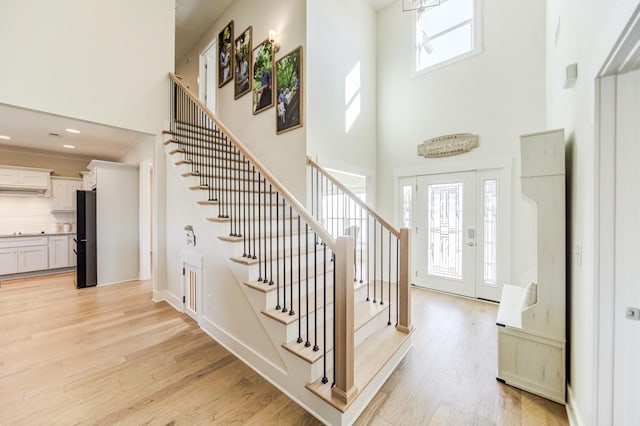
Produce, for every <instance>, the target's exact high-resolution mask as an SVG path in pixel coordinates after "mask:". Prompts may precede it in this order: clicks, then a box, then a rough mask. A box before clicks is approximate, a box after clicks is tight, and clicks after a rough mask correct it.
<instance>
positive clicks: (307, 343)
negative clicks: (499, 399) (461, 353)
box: [164, 75, 412, 424]
mask: <svg viewBox="0 0 640 426" xmlns="http://www.w3.org/2000/svg"><path fill="white" fill-rule="evenodd" d="M170 80H171V91H170V93H171V105H172V112H171V121H170V126H169V129H168V130H166V131H165V132H164V135H165V145H166V154H167V156H168V158H169V162H170V163H172V164H173V166H171V167H172V168H173V169H174V171H175V172H176V173H175V175H176V176H178V175H179V176H180V179H181V180H182V181H183V185H182V186H183V187H184V190H185V191H187V192H188V193H189V196H190V198H191V199H192V201H193V206H192V208H194V209H197V210H198V212H199V214H200V216H201V218H202V221H203V223H207V227H208V228H209V230H210V231H211V233H212V235H215V236H216V237H217V241H218V245H219V247H220V249H221V252H222V253H224V255H225V256H226V258H227V259H226V264H227V266H228V268H229V269H230V270H231V271H232V272H233V275H234V276H235V278H236V280H237V284H238V286H240V288H241V289H242V292H243V293H244V295H245V296H246V300H247V303H248V304H250V305H251V308H252V309H253V311H254V312H255V314H256V315H257V317H258V318H259V321H260V323H261V324H262V326H263V328H264V331H265V333H266V334H267V335H268V338H269V339H270V340H271V342H272V343H273V345H274V346H275V347H276V348H277V350H278V355H279V357H280V358H281V360H282V362H283V364H284V368H281V369H279V371H280V372H281V374H278V375H273V374H267V373H265V372H263V371H262V370H261V365H252V363H251V362H250V360H249V361H247V360H246V359H245V362H247V363H249V364H250V366H251V367H252V368H254V369H255V370H256V371H258V372H259V373H261V374H262V375H263V376H265V377H266V378H267V379H268V380H270V381H271V382H272V383H273V384H275V385H276V386H277V387H278V388H280V389H281V390H282V391H283V392H285V393H286V394H287V395H289V396H290V397H292V398H293V399H294V400H296V401H297V402H298V403H300V404H301V405H302V406H303V407H304V408H305V409H307V410H308V411H309V412H311V413H312V414H314V415H315V416H316V417H318V418H319V419H320V420H322V421H323V422H325V423H328V424H351V423H352V422H353V421H355V419H356V418H357V416H358V415H359V414H360V413H361V412H362V410H364V408H365V407H366V406H367V404H368V403H369V401H370V400H371V399H372V398H373V396H374V395H375V394H376V393H377V391H378V389H379V388H380V387H381V386H382V384H383V383H384V381H385V380H386V379H387V377H388V376H389V375H390V374H391V372H392V371H393V370H394V369H395V367H396V366H397V364H398V363H399V362H400V361H401V360H402V358H403V357H404V355H405V354H406V353H407V351H408V350H409V349H410V347H411V338H410V337H411V331H412V329H411V321H410V318H411V313H410V292H409V284H408V247H409V240H408V235H409V234H408V230H406V229H402V230H396V229H395V228H393V227H392V226H391V225H389V224H388V223H387V222H386V221H384V220H383V219H382V218H380V217H379V216H378V215H377V214H375V212H373V211H372V210H371V209H370V208H368V207H367V206H366V204H364V203H363V202H361V201H360V200H359V199H357V197H355V196H354V195H353V194H352V193H350V192H349V191H348V190H347V189H346V188H344V187H343V186H342V185H341V184H340V183H339V182H337V181H336V180H335V179H333V178H332V177H331V176H330V175H329V174H328V173H327V172H326V171H325V170H323V169H322V167H320V166H319V165H318V164H316V163H315V162H313V161H312V160H311V159H308V170H309V179H310V183H311V188H312V189H311V200H312V201H311V206H310V209H309V210H307V208H306V207H305V206H303V205H302V204H301V203H300V202H299V201H298V200H297V199H296V198H295V197H293V196H292V195H291V194H290V193H289V191H288V190H287V189H286V188H285V187H284V186H283V185H282V184H281V183H280V182H279V181H278V180H277V179H276V178H275V177H274V176H272V175H271V174H270V173H269V171H268V170H267V169H266V168H265V167H264V166H263V165H262V164H261V163H260V161H259V160H258V159H256V158H255V157H253V155H252V154H251V153H250V152H249V151H248V150H247V149H246V147H244V145H242V143H241V142H240V141H238V140H237V139H236V138H235V137H234V136H233V135H232V133H231V132H229V131H228V130H227V129H226V128H225V127H224V125H222V124H221V123H220V122H219V121H218V120H217V118H216V117H215V116H214V115H213V114H212V113H211V112H210V111H208V110H207V109H206V107H205V106H204V105H203V104H202V103H201V102H200V101H199V100H197V98H195V97H194V96H193V95H192V94H191V93H190V92H189V91H188V89H186V88H185V87H184V86H183V85H182V84H181V82H180V81H179V79H178V78H176V77H175V76H174V75H170ZM187 208H189V207H188V206H187ZM344 234H348V235H344ZM244 343H246V344H249V343H250V342H240V341H238V344H239V345H242V344H244Z"/></svg>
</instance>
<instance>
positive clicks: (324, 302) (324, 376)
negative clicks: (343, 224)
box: [322, 244, 335, 384]
mask: <svg viewBox="0 0 640 426" xmlns="http://www.w3.org/2000/svg"><path fill="white" fill-rule="evenodd" d="M322 250H323V252H322V264H323V265H324V266H323V273H324V285H323V286H322V295H323V300H322V305H323V306H322V313H323V315H324V324H323V327H322V332H323V339H322V350H323V352H324V356H323V357H322V367H323V373H322V383H324V384H327V382H329V379H328V378H327V245H326V244H324V245H323V246H322ZM333 322H334V323H335V318H334V320H333ZM334 349H335V348H334Z"/></svg>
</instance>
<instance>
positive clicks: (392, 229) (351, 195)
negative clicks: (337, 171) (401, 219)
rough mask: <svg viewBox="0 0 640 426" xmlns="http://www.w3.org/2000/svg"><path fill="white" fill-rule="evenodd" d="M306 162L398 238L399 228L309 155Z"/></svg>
mask: <svg viewBox="0 0 640 426" xmlns="http://www.w3.org/2000/svg"><path fill="white" fill-rule="evenodd" d="M307 164H308V165H310V166H312V167H314V168H316V169H317V170H318V171H319V172H320V173H322V175H323V176H324V177H325V178H327V179H328V180H329V181H331V183H333V184H334V185H336V186H337V187H338V188H340V189H341V190H342V192H344V193H345V194H347V195H348V196H349V198H351V199H352V200H353V201H354V202H355V203H356V204H357V205H359V206H360V207H362V208H363V209H364V210H366V211H367V213H369V214H370V215H371V216H373V218H374V219H375V220H377V221H378V222H380V223H381V224H382V226H384V227H385V228H386V229H387V231H389V232H391V234H393V235H395V236H396V237H397V238H400V230H398V229H396V228H395V227H394V226H393V225H391V224H390V223H389V222H387V221H386V220H385V219H384V218H383V217H381V216H380V215H379V214H378V213H376V212H375V211H374V210H373V209H372V208H370V207H369V206H368V205H367V204H366V203H365V202H363V201H362V200H361V199H360V198H359V197H358V196H357V195H356V194H354V193H353V192H352V191H351V190H350V189H349V188H347V187H346V186H344V185H343V184H342V183H340V182H339V181H338V180H337V179H336V178H334V177H333V176H331V174H330V173H329V172H328V171H326V170H325V169H324V168H323V167H322V166H321V165H319V164H318V163H316V162H315V161H313V159H312V158H311V157H308V156H307Z"/></svg>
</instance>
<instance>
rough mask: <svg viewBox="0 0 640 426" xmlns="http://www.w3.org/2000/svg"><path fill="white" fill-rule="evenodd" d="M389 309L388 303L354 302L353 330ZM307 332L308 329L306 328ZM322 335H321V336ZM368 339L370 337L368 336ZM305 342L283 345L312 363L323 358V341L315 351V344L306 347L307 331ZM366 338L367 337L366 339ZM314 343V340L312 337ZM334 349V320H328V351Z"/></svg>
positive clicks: (303, 336) (304, 337)
mask: <svg viewBox="0 0 640 426" xmlns="http://www.w3.org/2000/svg"><path fill="white" fill-rule="evenodd" d="M387 309H388V305H379V304H376V303H373V302H367V301H366V300H363V301H359V302H356V303H355V304H354V310H353V321H354V326H353V330H354V332H355V331H358V330H360V329H361V328H362V327H364V326H365V325H366V324H367V323H368V322H369V321H371V320H373V319H374V318H376V317H377V316H378V315H380V314H381V313H382V312H385V311H386V310H387ZM386 328H394V329H395V327H393V326H387V327H385V329H386ZM304 331H305V332H306V329H305V330H304ZM309 332H310V334H311V335H312V336H313V331H312V330H311V329H310V330H309ZM319 337H320V336H319ZM367 339H368V338H367ZM302 340H303V343H298V342H297V341H296V340H294V341H291V342H287V343H283V344H282V347H283V348H284V349H286V350H288V351H289V352H291V353H292V354H294V355H297V356H298V357H300V358H302V359H303V360H305V361H307V362H308V363H310V364H313V363H314V362H316V361H317V360H319V359H321V358H322V356H323V355H324V350H323V348H322V341H318V346H319V347H320V350H318V351H314V350H313V344H312V345H311V346H310V347H305V345H304V341H306V333H303V335H302ZM319 340H320V339H319ZM365 340H366V339H365ZM310 341H311V342H312V343H313V340H312V339H310ZM332 349H333V320H327V352H328V351H331V350H332Z"/></svg>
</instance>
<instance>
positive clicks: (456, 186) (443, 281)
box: [401, 169, 506, 301]
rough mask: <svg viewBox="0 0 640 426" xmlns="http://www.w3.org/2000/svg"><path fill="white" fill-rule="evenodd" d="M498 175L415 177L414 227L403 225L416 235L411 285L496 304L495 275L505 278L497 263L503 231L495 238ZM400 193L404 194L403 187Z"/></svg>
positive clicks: (497, 172)
mask: <svg viewBox="0 0 640 426" xmlns="http://www.w3.org/2000/svg"><path fill="white" fill-rule="evenodd" d="M502 173H503V171H502V169H491V170H473V171H465V172H458V173H443V174H434V175H426V176H417V177H416V192H415V194H416V195H415V201H414V204H413V214H412V215H411V222H413V223H412V224H411V225H406V224H405V226H413V230H414V237H413V238H414V245H413V257H412V263H413V265H414V267H415V276H414V279H413V282H414V284H416V285H419V286H422V287H427V288H431V289H434V290H439V291H446V292H449V293H454V294H459V295H462V296H468V297H476V298H482V299H488V300H495V301H499V300H500V294H501V291H502V286H501V283H500V280H499V278H498V275H501V276H504V274H505V273H504V271H501V268H500V265H499V263H500V261H502V260H503V259H502V258H503V257H504V250H505V247H503V246H504V244H499V241H498V237H499V234H503V235H502V238H503V240H504V236H505V235H506V234H505V232H504V227H502V232H499V228H500V227H501V225H504V223H503V224H499V223H498V218H499V217H500V214H499V201H500V200H499V194H500V193H501V191H500V185H499V183H500V176H501V175H502ZM401 186H402V185H401ZM402 188H403V190H405V192H406V190H407V189H408V188H407V187H406V184H405V185H404V186H402ZM405 198H406V197H405ZM404 204H411V201H409V202H408V203H407V202H406V201H405V202H404ZM404 204H403V211H404V210H406V209H407V206H405V205H404ZM503 216H504V215H503ZM503 240H501V241H503ZM499 253H502V255H500V256H499ZM499 271H501V272H500V273H499Z"/></svg>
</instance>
